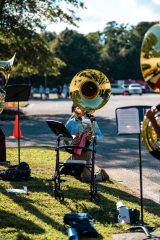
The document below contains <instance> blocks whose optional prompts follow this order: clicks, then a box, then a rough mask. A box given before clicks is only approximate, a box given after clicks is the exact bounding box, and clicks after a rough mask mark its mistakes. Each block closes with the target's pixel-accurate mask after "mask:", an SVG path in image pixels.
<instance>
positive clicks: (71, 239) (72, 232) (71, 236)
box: [67, 227, 78, 240]
mask: <svg viewBox="0 0 160 240" xmlns="http://www.w3.org/2000/svg"><path fill="white" fill-rule="evenodd" d="M67 233H68V240H78V234H77V231H76V229H75V228H73V227H71V228H68V229H67Z"/></svg>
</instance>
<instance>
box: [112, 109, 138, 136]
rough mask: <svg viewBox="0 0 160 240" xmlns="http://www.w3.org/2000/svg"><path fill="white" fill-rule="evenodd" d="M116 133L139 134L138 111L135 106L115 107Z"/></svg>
mask: <svg viewBox="0 0 160 240" xmlns="http://www.w3.org/2000/svg"><path fill="white" fill-rule="evenodd" d="M116 114H117V127H118V134H139V133H140V123H139V112H138V109H137V108H125V109H117V111H116Z"/></svg>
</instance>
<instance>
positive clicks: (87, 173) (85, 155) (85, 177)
mask: <svg viewBox="0 0 160 240" xmlns="http://www.w3.org/2000/svg"><path fill="white" fill-rule="evenodd" d="M91 157H92V152H91V151H85V152H82V153H81V155H80V156H77V155H76V154H73V155H72V159H73V160H84V161H86V162H87V164H90V163H91ZM90 177H91V173H90V171H89V170H88V169H87V168H86V167H85V168H84V170H83V172H82V173H81V179H82V181H83V180H89V179H90Z"/></svg>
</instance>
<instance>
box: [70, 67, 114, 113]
mask: <svg viewBox="0 0 160 240" xmlns="http://www.w3.org/2000/svg"><path fill="white" fill-rule="evenodd" d="M110 95H111V85H110V82H109V80H108V78H107V77H106V76H105V74H103V73H102V72H100V71H98V70H95V69H86V70H82V71H80V72H79V73H77V74H76V75H75V76H74V77H73V79H72V81H71V84H70V97H71V99H72V101H73V103H74V104H75V105H76V106H78V107H79V108H81V109H82V110H84V111H86V112H88V113H93V112H94V111H95V110H97V109H99V108H102V107H103V106H104V105H105V104H106V103H107V102H108V100H109V98H110Z"/></svg>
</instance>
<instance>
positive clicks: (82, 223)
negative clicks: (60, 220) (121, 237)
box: [64, 213, 99, 238]
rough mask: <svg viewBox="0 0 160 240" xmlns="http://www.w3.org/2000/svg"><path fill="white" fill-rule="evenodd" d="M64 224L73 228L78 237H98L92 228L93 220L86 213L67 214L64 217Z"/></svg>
mask: <svg viewBox="0 0 160 240" xmlns="http://www.w3.org/2000/svg"><path fill="white" fill-rule="evenodd" d="M64 223H65V224H67V225H69V226H71V227H73V228H75V229H76V231H77V233H78V236H79V237H88V238H89V237H92V238H96V237H98V236H99V234H98V232H97V231H96V229H95V228H94V226H93V218H92V217H91V216H90V215H89V214H88V213H68V214H65V216H64Z"/></svg>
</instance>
